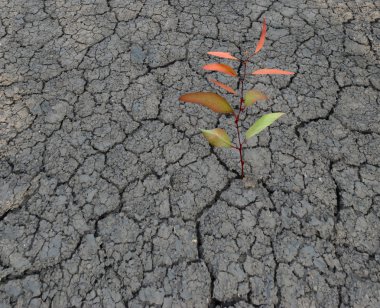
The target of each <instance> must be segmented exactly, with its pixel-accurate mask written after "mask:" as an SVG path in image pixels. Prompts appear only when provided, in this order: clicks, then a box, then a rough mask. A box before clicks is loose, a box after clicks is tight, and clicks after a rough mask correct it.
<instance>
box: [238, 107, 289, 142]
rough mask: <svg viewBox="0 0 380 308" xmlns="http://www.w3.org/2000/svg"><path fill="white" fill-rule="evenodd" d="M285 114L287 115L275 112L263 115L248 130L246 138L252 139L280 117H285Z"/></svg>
mask: <svg viewBox="0 0 380 308" xmlns="http://www.w3.org/2000/svg"><path fill="white" fill-rule="evenodd" d="M284 114H285V113H283V112H275V113H268V114H265V115H263V116H262V117H261V118H260V119H258V120H257V121H256V122H255V123H254V124H253V125H252V126H251V127H250V128H249V129H248V130H247V132H246V133H245V138H246V139H249V138H252V137H253V136H254V135H256V134H258V133H259V132H261V131H262V130H263V129H265V128H266V127H267V126H269V125H271V124H272V123H273V122H274V121H276V120H277V119H278V118H279V117H281V116H283V115H284Z"/></svg>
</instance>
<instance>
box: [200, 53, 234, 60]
mask: <svg viewBox="0 0 380 308" xmlns="http://www.w3.org/2000/svg"><path fill="white" fill-rule="evenodd" d="M207 54H209V55H211V56H215V57H219V58H224V59H231V60H239V59H238V58H235V57H234V56H233V55H231V54H230V53H229V52H223V51H209V52H208V53H207Z"/></svg>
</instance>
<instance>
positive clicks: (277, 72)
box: [252, 68, 294, 75]
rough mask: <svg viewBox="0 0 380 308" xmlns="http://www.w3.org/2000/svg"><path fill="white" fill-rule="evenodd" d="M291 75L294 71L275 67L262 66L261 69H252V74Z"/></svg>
mask: <svg viewBox="0 0 380 308" xmlns="http://www.w3.org/2000/svg"><path fill="white" fill-rule="evenodd" d="M267 74H270V75H293V74H294V72H289V71H284V70H279V69H276V68H263V69H261V70H257V71H254V72H253V73H252V75H267Z"/></svg>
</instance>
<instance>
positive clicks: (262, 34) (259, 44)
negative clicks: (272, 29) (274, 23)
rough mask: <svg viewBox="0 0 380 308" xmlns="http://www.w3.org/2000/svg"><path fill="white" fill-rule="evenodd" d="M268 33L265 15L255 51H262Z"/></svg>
mask: <svg viewBox="0 0 380 308" xmlns="http://www.w3.org/2000/svg"><path fill="white" fill-rule="evenodd" d="M266 34H267V24H266V23H265V17H264V21H263V27H262V29H261V35H260V40H259V42H258V44H257V46H256V50H255V53H258V52H259V51H260V49H261V48H263V46H264V42H265V35H266Z"/></svg>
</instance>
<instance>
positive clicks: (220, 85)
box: [209, 79, 236, 95]
mask: <svg viewBox="0 0 380 308" xmlns="http://www.w3.org/2000/svg"><path fill="white" fill-rule="evenodd" d="M209 80H210V81H211V82H213V83H215V84H216V85H217V86H219V87H221V88H222V89H224V90H226V91H227V92H230V93H232V94H235V95H236V92H235V90H234V89H232V88H231V87H230V86H227V85H226V84H224V83H222V82H220V81H218V80H215V79H209Z"/></svg>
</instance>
